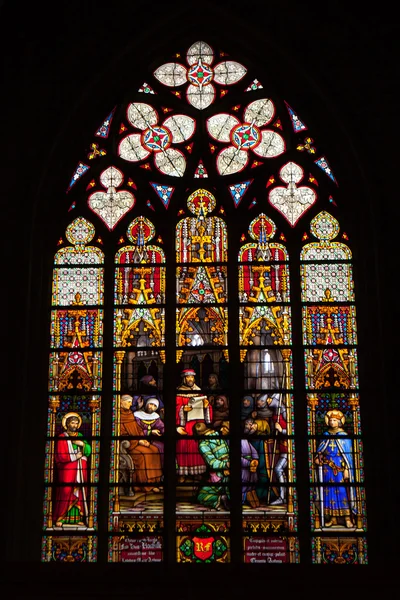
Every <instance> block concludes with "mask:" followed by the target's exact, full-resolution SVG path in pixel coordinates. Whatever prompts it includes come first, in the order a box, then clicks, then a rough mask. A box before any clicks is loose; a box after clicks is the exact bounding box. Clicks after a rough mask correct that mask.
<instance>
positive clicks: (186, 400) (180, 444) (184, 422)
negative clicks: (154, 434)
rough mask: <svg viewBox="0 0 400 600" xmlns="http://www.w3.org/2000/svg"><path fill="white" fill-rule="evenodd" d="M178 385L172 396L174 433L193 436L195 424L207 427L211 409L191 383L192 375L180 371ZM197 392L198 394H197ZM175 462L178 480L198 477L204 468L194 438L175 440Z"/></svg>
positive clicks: (194, 374) (195, 386) (192, 381)
mask: <svg viewBox="0 0 400 600" xmlns="http://www.w3.org/2000/svg"><path fill="white" fill-rule="evenodd" d="M181 376H182V383H181V385H179V386H178V388H177V389H178V390H179V392H180V393H178V394H177V396H176V430H177V432H178V433H179V434H180V435H181V436H185V438H187V436H193V435H194V431H193V430H194V426H195V425H196V423H206V424H207V425H210V423H211V421H212V408H211V406H210V404H209V402H208V400H207V396H204V395H203V394H201V392H200V388H199V386H198V385H197V384H196V383H195V376H196V372H195V371H194V370H193V369H184V370H183V371H182V373H181ZM199 392H200V393H199ZM176 461H177V466H178V477H179V481H180V482H183V481H185V478H186V477H187V476H191V477H194V478H196V479H197V478H198V476H199V475H201V474H202V473H204V472H205V471H206V465H205V462H204V460H203V457H202V456H201V454H200V451H199V444H198V441H197V440H196V439H192V438H191V439H179V440H178V441H177V444H176Z"/></svg>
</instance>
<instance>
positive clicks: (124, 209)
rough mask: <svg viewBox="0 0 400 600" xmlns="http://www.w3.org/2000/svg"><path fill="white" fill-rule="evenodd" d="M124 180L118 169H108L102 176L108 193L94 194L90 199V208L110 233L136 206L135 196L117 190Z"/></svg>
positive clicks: (101, 179)
mask: <svg viewBox="0 0 400 600" xmlns="http://www.w3.org/2000/svg"><path fill="white" fill-rule="evenodd" d="M123 180H124V176H123V173H122V172H121V171H120V170H119V169H117V168H116V167H108V169H106V170H105V171H103V172H102V173H101V175H100V182H101V184H102V186H103V187H105V188H106V190H107V192H94V193H93V194H91V195H90V196H89V197H88V206H89V208H90V209H91V210H92V211H93V212H94V213H95V214H96V215H97V216H98V217H100V219H101V220H102V221H103V222H104V223H105V225H106V227H108V229H109V230H110V231H112V230H113V229H114V227H115V226H116V225H117V223H119V221H120V220H121V219H122V218H123V217H124V216H125V215H126V213H128V212H129V211H130V210H131V209H132V208H133V206H134V205H135V196H134V195H133V194H132V192H128V191H127V190H117V188H118V187H119V186H120V185H122V182H123Z"/></svg>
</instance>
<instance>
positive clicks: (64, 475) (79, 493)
mask: <svg viewBox="0 0 400 600" xmlns="http://www.w3.org/2000/svg"><path fill="white" fill-rule="evenodd" d="M81 423H82V419H81V417H80V415H78V413H73V412H71V413H67V414H66V415H65V416H64V417H63V420H62V425H63V427H64V429H65V431H64V432H63V433H61V434H60V435H59V437H58V439H57V441H56V445H55V464H56V477H57V480H56V481H57V483H58V484H59V485H57V488H56V495H55V500H54V508H53V522H54V523H55V526H56V527H62V526H63V525H75V526H77V527H87V526H88V515H89V513H88V496H87V493H88V491H87V487H86V485H85V484H87V481H88V466H87V465H88V457H89V456H90V453H91V447H90V444H89V443H88V442H87V441H86V440H84V439H83V436H82V434H81V433H80V432H79V431H78V429H79V427H80V426H81Z"/></svg>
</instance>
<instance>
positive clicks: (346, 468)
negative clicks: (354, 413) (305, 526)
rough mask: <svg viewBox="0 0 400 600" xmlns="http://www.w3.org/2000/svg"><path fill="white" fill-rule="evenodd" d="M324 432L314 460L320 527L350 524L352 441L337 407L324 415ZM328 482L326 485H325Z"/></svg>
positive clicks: (353, 510) (352, 510) (352, 512)
mask: <svg viewBox="0 0 400 600" xmlns="http://www.w3.org/2000/svg"><path fill="white" fill-rule="evenodd" d="M325 422H326V424H327V425H328V431H325V433H324V439H322V440H321V441H320V443H319V446H318V448H317V453H316V456H315V458H314V462H315V464H316V465H317V478H318V481H319V482H320V484H321V487H320V488H318V490H317V505H318V504H319V508H320V515H321V524H322V527H332V526H335V525H343V524H344V525H345V526H346V527H347V528H351V527H354V524H353V520H352V519H353V518H354V517H355V515H356V513H357V509H356V496H355V488H354V486H353V485H351V484H352V483H354V481H355V476H354V460H353V448H352V440H351V438H350V437H349V436H348V435H347V433H346V432H345V431H344V429H343V428H342V425H343V424H344V422H345V417H344V415H343V413H342V412H341V411H340V410H329V411H328V412H327V413H326V415H325ZM326 484H328V485H326Z"/></svg>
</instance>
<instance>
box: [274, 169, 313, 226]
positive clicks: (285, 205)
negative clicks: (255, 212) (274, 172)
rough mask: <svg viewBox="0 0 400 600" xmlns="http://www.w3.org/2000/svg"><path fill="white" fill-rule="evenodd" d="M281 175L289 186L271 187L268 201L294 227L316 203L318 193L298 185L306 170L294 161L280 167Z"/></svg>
mask: <svg viewBox="0 0 400 600" xmlns="http://www.w3.org/2000/svg"><path fill="white" fill-rule="evenodd" d="M279 177H280V178H281V180H282V181H283V182H284V183H286V184H287V186H286V187H282V186H277V187H274V188H273V189H271V191H270V192H269V194H268V201H269V203H270V204H271V206H273V207H274V208H276V210H277V211H278V212H280V213H281V215H283V216H284V217H285V219H286V220H287V221H288V223H290V225H291V226H292V227H294V226H295V225H296V223H297V222H298V221H299V219H300V218H301V217H302V216H303V215H304V213H305V212H306V211H307V210H308V209H309V208H310V207H311V206H312V205H313V204H315V202H316V201H317V194H316V192H315V191H314V190H313V189H311V188H310V187H308V186H305V185H301V186H299V185H297V184H298V183H299V182H300V181H301V180H302V179H303V177H304V171H303V169H302V168H301V167H300V166H299V165H297V164H296V163H294V162H288V163H286V165H284V166H283V167H282V168H281V169H280V171H279Z"/></svg>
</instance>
